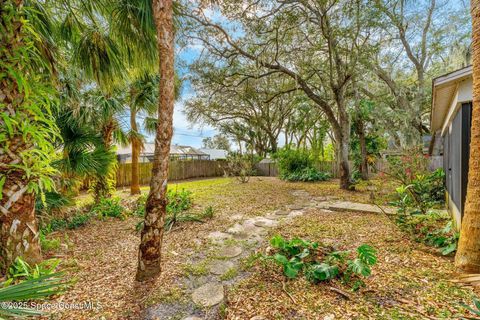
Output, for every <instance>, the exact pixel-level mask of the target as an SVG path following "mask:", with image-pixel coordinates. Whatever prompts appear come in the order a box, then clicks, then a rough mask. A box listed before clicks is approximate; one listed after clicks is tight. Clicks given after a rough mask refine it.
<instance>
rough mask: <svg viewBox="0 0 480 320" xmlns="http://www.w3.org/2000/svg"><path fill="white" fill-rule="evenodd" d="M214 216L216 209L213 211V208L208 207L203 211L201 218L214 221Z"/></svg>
mask: <svg viewBox="0 0 480 320" xmlns="http://www.w3.org/2000/svg"><path fill="white" fill-rule="evenodd" d="M214 215H215V209H213V207H212V206H208V207H206V208H205V209H204V210H203V211H202V213H201V214H200V217H201V218H202V219H212V218H213V216H214Z"/></svg>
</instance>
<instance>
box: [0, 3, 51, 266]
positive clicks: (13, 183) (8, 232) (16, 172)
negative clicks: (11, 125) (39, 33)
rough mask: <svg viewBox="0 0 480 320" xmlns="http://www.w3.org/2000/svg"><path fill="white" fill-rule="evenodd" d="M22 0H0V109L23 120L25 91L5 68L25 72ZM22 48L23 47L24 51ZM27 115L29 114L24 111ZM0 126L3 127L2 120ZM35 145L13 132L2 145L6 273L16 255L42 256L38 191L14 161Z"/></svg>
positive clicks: (1, 232)
mask: <svg viewBox="0 0 480 320" xmlns="http://www.w3.org/2000/svg"><path fill="white" fill-rule="evenodd" d="M22 5H23V1H21V0H16V1H8V0H7V1H5V0H4V1H0V24H1V25H0V30H2V32H1V34H0V48H2V50H0V61H2V64H0V74H2V78H1V81H0V113H2V114H4V115H6V117H7V118H14V117H16V118H17V120H21V115H20V116H19V115H16V113H17V112H18V113H23V112H24V111H23V110H22V109H21V108H22V104H23V103H24V94H23V92H21V90H19V85H18V82H17V81H18V78H16V77H13V76H12V73H11V72H8V70H7V69H6V68H7V67H10V68H11V69H13V70H16V71H18V72H22V70H23V69H24V67H23V66H22V61H23V59H18V54H19V53H18V50H19V49H20V50H21V48H24V47H26V43H25V38H24V35H23V30H22V28H23V22H22V21H23V19H24V17H22V16H21V13H20V11H21V7H22ZM21 52H22V51H21ZM25 117H28V115H27V114H25ZM0 126H2V127H4V126H5V124H4V123H3V121H0ZM34 147H35V146H34V145H33V144H32V143H30V142H28V141H25V140H24V139H23V136H22V134H21V133H19V132H13V133H12V134H11V135H10V137H9V144H8V145H7V146H2V147H1V149H0V181H1V182H2V183H3V188H0V190H1V198H0V273H4V272H5V271H6V270H7V269H8V267H9V266H10V264H12V263H13V262H14V261H15V259H16V258H17V257H22V258H23V259H24V260H25V261H27V262H28V263H36V262H39V261H40V260H41V257H42V256H41V250H40V243H39V237H38V225H37V221H36V218H35V194H33V193H32V192H31V191H30V192H29V191H27V188H28V183H29V182H30V181H29V180H28V178H27V175H26V173H25V172H24V171H23V170H22V169H21V168H15V167H13V165H18V164H22V158H21V154H22V153H24V152H26V151H28V150H29V149H32V148H34Z"/></svg>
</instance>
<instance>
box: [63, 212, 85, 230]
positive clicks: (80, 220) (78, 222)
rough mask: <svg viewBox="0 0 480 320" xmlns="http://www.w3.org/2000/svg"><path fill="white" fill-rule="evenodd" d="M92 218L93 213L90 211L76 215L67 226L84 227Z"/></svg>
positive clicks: (70, 227) (73, 227)
mask: <svg viewBox="0 0 480 320" xmlns="http://www.w3.org/2000/svg"><path fill="white" fill-rule="evenodd" d="M90 218H91V215H90V214H88V213H84V214H77V215H74V216H73V217H72V218H71V219H69V221H68V223H67V228H68V229H71V230H72V229H77V228H80V227H83V226H84V225H86V224H87V222H88V220H90Z"/></svg>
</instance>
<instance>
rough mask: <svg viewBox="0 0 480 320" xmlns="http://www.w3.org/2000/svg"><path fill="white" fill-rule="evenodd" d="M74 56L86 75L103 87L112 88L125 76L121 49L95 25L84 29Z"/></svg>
mask: <svg viewBox="0 0 480 320" xmlns="http://www.w3.org/2000/svg"><path fill="white" fill-rule="evenodd" d="M73 56H74V61H75V62H76V64H77V65H78V66H80V67H81V68H82V69H83V70H84V71H85V74H86V76H88V77H90V78H92V79H94V80H95V81H97V82H98V83H99V85H100V86H101V87H102V88H109V89H112V88H113V85H114V83H115V82H116V81H117V80H118V79H119V78H122V77H123V72H124V70H125V65H124V63H123V61H122V55H121V50H120V48H119V46H118V44H117V43H116V42H115V41H114V40H113V39H112V38H111V36H110V35H109V34H108V33H107V32H105V31H102V30H99V29H97V28H94V27H93V26H89V27H86V28H85V29H84V30H82V34H81V36H80V40H79V41H78V43H76V47H75V50H74V55H73Z"/></svg>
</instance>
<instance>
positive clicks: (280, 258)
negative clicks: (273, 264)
mask: <svg viewBox="0 0 480 320" xmlns="http://www.w3.org/2000/svg"><path fill="white" fill-rule="evenodd" d="M273 259H275V261H277V262H278V263H280V264H281V265H286V264H287V263H288V259H287V257H285V256H284V255H282V254H280V253H276V254H275V255H274V256H273Z"/></svg>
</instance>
